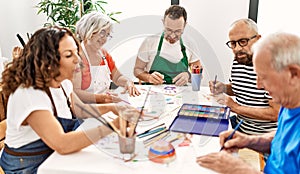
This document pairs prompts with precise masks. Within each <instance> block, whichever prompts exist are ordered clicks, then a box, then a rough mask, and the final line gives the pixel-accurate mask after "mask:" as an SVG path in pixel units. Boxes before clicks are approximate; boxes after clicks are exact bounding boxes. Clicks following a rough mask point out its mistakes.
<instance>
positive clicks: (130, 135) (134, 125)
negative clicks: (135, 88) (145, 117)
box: [128, 86, 151, 137]
mask: <svg viewBox="0 0 300 174" xmlns="http://www.w3.org/2000/svg"><path fill="white" fill-rule="evenodd" d="M150 89H151V86H150V87H149V88H148V91H147V94H146V97H145V101H144V104H143V106H142V108H141V111H140V114H139V117H138V119H137V120H140V118H141V115H142V114H143V110H144V107H145V105H146V102H147V99H148V96H149V93H150ZM136 126H137V124H133V126H132V127H130V129H129V133H128V136H129V137H132V136H133V134H134V132H135V129H136Z"/></svg>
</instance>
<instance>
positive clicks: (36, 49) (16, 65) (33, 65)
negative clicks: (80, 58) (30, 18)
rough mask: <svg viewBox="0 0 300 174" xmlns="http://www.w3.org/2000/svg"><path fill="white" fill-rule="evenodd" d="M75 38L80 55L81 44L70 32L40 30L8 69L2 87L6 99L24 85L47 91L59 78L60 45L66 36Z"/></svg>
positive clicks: (3, 74)
mask: <svg viewBox="0 0 300 174" xmlns="http://www.w3.org/2000/svg"><path fill="white" fill-rule="evenodd" d="M65 35H69V36H72V37H73V38H74V40H75V41H76V45H77V47H78V51H79V42H78V41H77V39H76V38H75V37H74V35H73V33H72V32H71V31H70V30H69V29H67V28H61V27H57V26H52V27H47V28H42V29H39V30H37V31H36V32H35V33H34V34H33V36H32V37H31V38H30V39H29V41H28V43H27V44H26V45H25V46H24V50H23V53H22V55H21V56H20V57H19V58H17V59H13V61H12V62H11V63H9V64H7V65H6V68H5V70H4V71H3V73H2V81H1V82H0V85H1V87H2V91H3V93H4V94H5V96H6V97H8V96H9V95H10V94H11V93H13V92H15V90H16V89H17V88H18V87H19V86H21V85H22V87H24V88H28V87H31V86H32V87H33V88H34V89H41V90H45V89H46V88H48V87H49V85H50V81H51V80H52V79H56V78H57V77H58V76H59V75H60V72H59V67H60V54H59V51H58V48H59V42H60V41H61V39H62V38H63V37H64V36H65Z"/></svg>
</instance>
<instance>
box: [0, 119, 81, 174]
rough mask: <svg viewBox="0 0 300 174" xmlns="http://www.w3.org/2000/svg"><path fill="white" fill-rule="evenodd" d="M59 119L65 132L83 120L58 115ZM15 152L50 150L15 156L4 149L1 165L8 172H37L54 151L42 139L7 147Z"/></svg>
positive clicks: (73, 128) (12, 173)
mask: <svg viewBox="0 0 300 174" xmlns="http://www.w3.org/2000/svg"><path fill="white" fill-rule="evenodd" d="M57 119H58V121H59V122H60V123H61V125H62V126H63V128H64V131H65V132H69V131H72V130H75V129H76V128H77V127H78V126H79V125H80V124H81V122H82V121H79V120H78V119H65V118H59V117H57ZM6 148H8V149H9V150H11V151H14V152H23V153H24V152H28V153H32V152H41V151H45V150H49V152H47V153H45V154H40V155H30V156H15V155H10V154H8V153H6V152H5V151H3V153H2V155H1V158H0V165H1V167H2V168H3V170H4V172H5V173H6V174H35V173H37V169H38V167H39V166H40V165H41V164H42V162H43V161H45V160H46V159H47V158H48V157H49V156H50V155H51V153H52V152H53V150H52V149H50V148H49V147H48V146H47V145H46V144H45V143H44V142H43V141H42V140H41V139H39V140H37V141H34V142H32V143H29V144H27V145H25V146H22V147H20V148H10V147H6Z"/></svg>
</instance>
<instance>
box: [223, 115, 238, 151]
mask: <svg viewBox="0 0 300 174" xmlns="http://www.w3.org/2000/svg"><path fill="white" fill-rule="evenodd" d="M243 121H244V120H241V121H240V122H239V123H238V124H237V125H236V126H235V128H234V130H233V131H232V132H231V134H230V135H229V136H228V137H227V138H226V139H225V142H226V141H228V140H230V139H232V137H233V135H234V134H235V132H236V131H237V130H238V129H239V127H240V126H241V124H242V123H243ZM225 142H224V144H225ZM223 149H224V145H223V146H222V147H221V149H220V151H221V150H223Z"/></svg>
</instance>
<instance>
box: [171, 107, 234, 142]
mask: <svg viewBox="0 0 300 174" xmlns="http://www.w3.org/2000/svg"><path fill="white" fill-rule="evenodd" d="M229 114H230V108H228V107H221V106H208V105H196V104H183V105H182V107H181V108H180V110H179V111H178V114H177V116H176V117H175V119H174V120H173V122H172V124H171V126H170V130H171V131H174V132H183V133H193V134H202V135H210V136H219V133H220V132H222V131H225V130H227V129H228V124H229V121H228V117H229Z"/></svg>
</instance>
